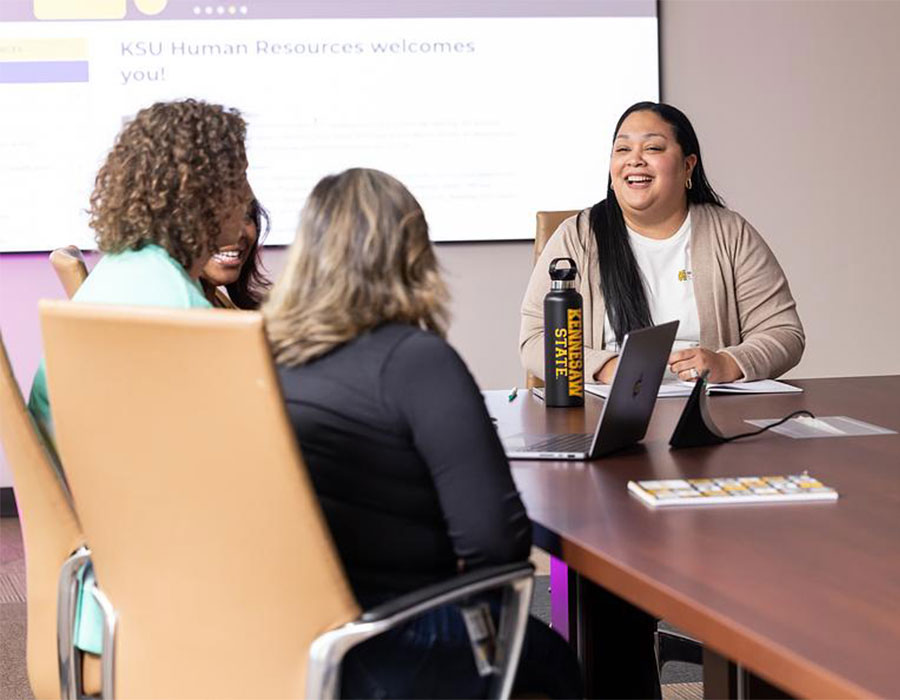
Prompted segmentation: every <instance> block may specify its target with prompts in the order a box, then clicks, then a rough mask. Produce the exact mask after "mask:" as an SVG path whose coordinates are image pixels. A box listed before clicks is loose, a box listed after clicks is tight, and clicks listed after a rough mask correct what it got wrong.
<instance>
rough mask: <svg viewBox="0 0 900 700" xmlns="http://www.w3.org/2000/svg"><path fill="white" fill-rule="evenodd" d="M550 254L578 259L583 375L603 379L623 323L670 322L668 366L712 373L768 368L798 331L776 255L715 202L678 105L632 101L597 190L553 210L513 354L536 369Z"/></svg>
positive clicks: (796, 349)
mask: <svg viewBox="0 0 900 700" xmlns="http://www.w3.org/2000/svg"><path fill="white" fill-rule="evenodd" d="M555 257H570V258H573V259H574V260H575V261H576V264H577V266H578V273H579V274H578V278H577V282H576V286H577V288H578V291H579V292H580V293H581V295H582V297H583V298H584V316H585V319H586V323H585V335H584V343H585V353H584V359H585V376H587V377H590V378H593V380H594V381H602V382H609V381H611V380H612V376H613V374H614V372H615V367H616V363H617V351H618V347H619V344H620V343H621V342H622V340H623V338H624V336H625V334H626V333H628V331H630V330H634V329H637V328H644V327H646V326H650V325H653V324H659V323H665V322H667V321H673V320H677V321H679V322H680V324H679V329H678V337H677V339H676V344H675V348H674V352H673V353H672V355H671V357H670V358H669V366H670V369H671V371H672V372H674V373H676V374H677V375H678V376H679V377H680V378H682V379H685V380H692V379H696V378H697V376H699V374H701V373H702V372H704V371H708V372H709V379H710V381H713V382H728V381H736V380H746V381H749V380H754V379H763V378H771V377H777V376H778V375H780V374H782V373H784V372H786V371H787V370H789V369H790V368H791V367H793V366H794V365H796V364H797V363H798V362H799V361H800V357H801V356H802V354H803V348H804V344H805V338H804V334H803V327H802V326H801V324H800V318H799V316H798V315H797V310H796V304H795V303H794V299H793V297H792V296H791V291H790V288H789V286H788V283H787V279H786V278H785V275H784V272H783V271H782V269H781V267H780V265H779V264H778V261H777V260H776V259H775V256H774V255H773V254H772V251H771V250H770V249H769V247H768V246H767V245H766V244H765V242H764V241H763V239H762V237H761V236H760V235H759V234H758V233H757V232H756V230H755V229H754V228H753V227H752V226H751V225H750V224H749V223H748V222H747V221H746V220H745V219H744V218H743V217H741V216H740V215H739V214H737V213H735V212H733V211H731V210H729V209H726V208H725V207H724V205H723V202H722V199H721V198H720V197H719V195H718V194H716V192H715V191H714V190H713V188H712V187H711V185H710V184H709V181H708V179H707V176H706V172H705V169H704V167H703V159H702V157H701V155H700V143H699V141H698V139H697V134H696V132H695V131H694V127H693V126H692V125H691V122H690V120H688V118H687V116H685V114H684V113H683V112H681V111H680V110H679V109H677V108H675V107H672V106H671V105H667V104H663V103H655V102H639V103H637V104H635V105H632V106H631V107H629V108H628V109H627V110H625V113H624V114H622V116H621V117H620V119H619V122H618V124H616V129H615V133H614V136H613V147H612V153H611V156H610V167H609V178H608V180H607V188H606V198H605V199H603V200H602V201H600V202H598V203H597V204H595V205H594V206H592V207H590V208H588V209H585V210H583V211H582V212H580V213H579V214H578V215H577V216H573V217H571V218H569V219H567V220H566V221H564V222H563V223H562V224H561V225H560V227H559V229H558V230H557V231H556V232H555V233H554V234H553V236H552V237H551V239H550V240H549V241H548V242H547V245H546V247H545V248H544V251H543V253H542V255H541V257H540V259H539V260H538V262H537V264H536V265H535V267H534V272H533V273H532V276H531V281H530V282H529V284H528V290H527V292H526V293H525V299H524V301H523V302H522V325H521V333H520V336H519V342H520V353H521V357H522V362H523V364H524V365H525V367H526V368H527V369H528V370H530V371H531V372H533V373H534V374H536V375H537V376H539V377H543V374H544V366H543V357H544V333H543V326H544V320H543V307H542V300H543V297H544V295H545V294H546V293H547V291H548V290H549V286H550V285H549V277H548V275H547V267H548V265H549V263H550V260H552V259H553V258H555Z"/></svg>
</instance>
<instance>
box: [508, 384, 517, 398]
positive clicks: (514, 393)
mask: <svg viewBox="0 0 900 700" xmlns="http://www.w3.org/2000/svg"><path fill="white" fill-rule="evenodd" d="M518 394H519V387H517V386H514V387H513V388H512V391H510V392H509V396H508V397H507V398H508V399H509V400H510V401H512V400H513V399H514V398H516V396H518Z"/></svg>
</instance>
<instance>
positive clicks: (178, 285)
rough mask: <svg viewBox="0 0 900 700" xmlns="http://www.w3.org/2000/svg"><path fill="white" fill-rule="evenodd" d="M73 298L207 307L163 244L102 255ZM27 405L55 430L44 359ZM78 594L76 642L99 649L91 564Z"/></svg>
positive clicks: (99, 615) (48, 431)
mask: <svg viewBox="0 0 900 700" xmlns="http://www.w3.org/2000/svg"><path fill="white" fill-rule="evenodd" d="M72 300H73V301H80V302H88V303H93V304H118V305H121V306H166V307H171V308H176V309H192V308H203V309H208V308H211V307H212V305H211V304H210V303H209V301H207V299H206V297H205V296H203V290H202V289H201V287H200V285H199V284H198V283H197V282H195V281H194V280H192V279H191V278H190V277H189V276H188V274H187V272H185V269H184V268H183V267H182V266H181V265H180V264H179V263H178V262H177V261H176V260H175V259H174V258H172V257H171V256H170V255H169V254H168V253H167V252H166V251H165V250H164V249H163V248H161V247H160V246H158V245H155V244H149V245H146V246H144V247H143V248H141V249H140V250H127V251H125V252H123V253H111V254H109V255H105V256H103V258H101V260H100V262H98V263H97V264H96V266H95V267H94V269H93V271H92V272H91V274H90V275H88V277H87V279H86V280H85V281H84V284H82V285H81V287H80V288H79V289H78V291H77V292H76V293H75V296H73V297H72ZM28 408H29V409H30V410H31V412H32V414H33V415H34V417H35V419H36V420H37V421H38V423H39V425H40V426H41V428H42V429H43V430H44V431H45V433H46V434H47V435H48V436H52V435H53V423H52V420H51V416H50V403H49V401H48V396H47V376H46V373H45V369H44V361H43V360H41V364H40V366H39V367H38V371H37V373H36V374H35V376H34V382H33V383H32V385H31V397H30V398H29V399H28ZM79 578H80V579H81V584H82V586H81V588H80V591H79V593H80V595H79V598H78V602H77V607H76V613H75V615H76V619H75V645H76V646H77V647H78V648H79V649H82V650H83V651H89V652H93V653H95V654H100V653H102V648H103V641H102V640H103V613H102V611H101V610H100V607H99V606H98V605H97V603H96V601H95V600H94V598H93V596H92V595H91V592H90V591H91V589H92V588H93V586H94V574H93V570H92V567H91V565H90V564H87V565H85V566H84V567H83V568H82V570H81V572H80V573H79Z"/></svg>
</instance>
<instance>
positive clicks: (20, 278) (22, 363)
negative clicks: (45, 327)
mask: <svg viewBox="0 0 900 700" xmlns="http://www.w3.org/2000/svg"><path fill="white" fill-rule="evenodd" d="M86 258H87V261H88V265H89V266H91V265H93V263H94V261H95V260H96V254H88V255H87V256H86ZM65 296H66V295H65V292H64V291H63V288H62V286H61V285H60V283H59V280H58V279H57V278H56V274H55V273H54V272H53V269H52V268H51V267H50V262H49V261H48V254H47V253H7V254H0V333H2V334H3V344H4V345H6V352H7V353H9V360H10V362H11V363H12V368H13V372H14V373H15V375H16V379H17V380H18V382H19V386H20V387H22V393H23V394H24V395H25V397H26V399H27V397H28V392H29V390H30V389H31V380H32V378H33V377H34V372H35V370H36V369H37V366H38V362H40V359H41V330H40V323H39V322H38V315H37V303H38V300H39V299H64V298H65ZM0 486H12V475H11V474H10V471H9V469H8V467H7V466H6V458H5V456H4V455H3V453H2V449H0Z"/></svg>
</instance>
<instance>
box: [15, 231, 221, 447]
mask: <svg viewBox="0 0 900 700" xmlns="http://www.w3.org/2000/svg"><path fill="white" fill-rule="evenodd" d="M72 301H83V302H88V303H91V304H118V305H121V306H166V307H170V308H175V309H193V308H201V309H208V308H211V307H212V304H210V303H209V301H207V299H206V297H205V296H203V289H201V287H200V285H199V284H198V283H197V282H195V281H194V280H192V279H191V278H190V277H189V276H188V274H187V272H185V269H184V268H183V267H182V266H181V265H180V264H179V263H178V262H177V261H176V260H175V259H174V258H172V257H171V256H170V255H169V254H168V253H167V252H166V251H165V250H164V249H163V248H161V247H160V246H158V245H156V244H153V243H151V244H149V245H145V246H144V247H143V248H141V249H140V250H126V251H124V252H122V253H110V254H109V255H104V256H103V257H102V258H101V259H100V262H98V263H97V264H96V266H95V267H94V269H93V271H92V272H91V274H90V275H88V277H87V279H86V280H85V281H84V284H82V285H81V287H80V288H79V289H78V291H77V292H75V296H73V297H72ZM28 408H29V409H31V413H32V414H33V415H34V417H35V420H37V421H38V424H39V425H40V426H41V428H42V429H43V430H44V431H45V432H46V434H47V435H51V436H52V435H53V421H52V418H51V416H50V403H49V397H48V396H47V377H46V374H45V370H44V361H43V360H41V364H40V366H39V367H38V371H37V373H36V374H35V375H34V382H33V383H32V385H31V396H30V397H29V399H28Z"/></svg>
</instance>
